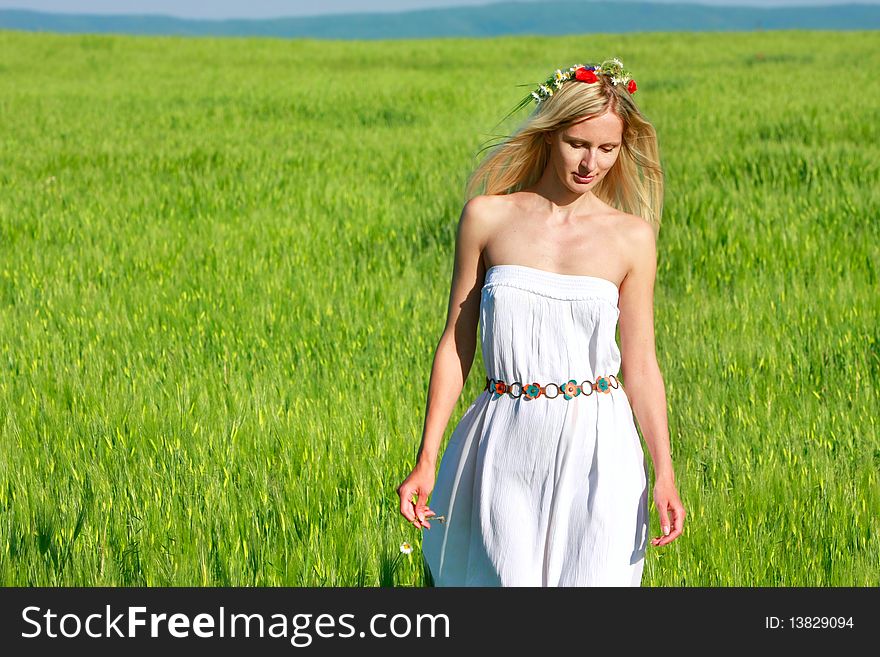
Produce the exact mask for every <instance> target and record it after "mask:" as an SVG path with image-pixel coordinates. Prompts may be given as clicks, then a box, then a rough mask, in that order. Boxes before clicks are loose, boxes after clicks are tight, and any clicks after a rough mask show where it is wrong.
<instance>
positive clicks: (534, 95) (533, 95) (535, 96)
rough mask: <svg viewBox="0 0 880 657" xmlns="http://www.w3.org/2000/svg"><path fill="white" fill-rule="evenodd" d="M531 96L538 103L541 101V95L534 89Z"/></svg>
mask: <svg viewBox="0 0 880 657" xmlns="http://www.w3.org/2000/svg"><path fill="white" fill-rule="evenodd" d="M532 98H534V99H535V100H536V101H537V102H539V103H540V102H541V97H540V96H539V95H538V94H537V93H535V92H534V91H533V92H532Z"/></svg>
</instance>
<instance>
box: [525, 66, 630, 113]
mask: <svg viewBox="0 0 880 657" xmlns="http://www.w3.org/2000/svg"><path fill="white" fill-rule="evenodd" d="M599 75H605V76H608V77H610V78H611V84H614V85H626V90H627V91H628V92H629V93H631V94H634V93H635V92H636V89H637V87H636V81H635V80H633V77H632V74H631V73H630V72H629V71H628V70H627V69H626V68H624V66H623V62H621V61H620V60H619V59H617V58H616V57H612V58H611V59H606V60H605V61H604V62H602V63H601V64H589V65H586V66H584V65H583V64H575V65H574V66H570V67H569V68H568V69H567V70H564V71H563V70H560V69H556V72H555V73H554V74H553V75H551V76H550V77H549V78H547V79H546V80H544V82H542V83H541V84H539V85H538V87H537V88H536V89H535V90H534V91H533V92H531V93H530V94H529V95H528V96H526V97H525V98H523V99H522V100H521V101H520V102H519V104H518V105H517V106H516V108H515V109H514V111H516V110H519V109H521V108H523V107H525V106H526V105H528V104H529V103H530V102H532V101H534V102H535V105H536V106H539V105H540V104H541V103H543V102H544V101H545V100H547V99H548V98H550V97H551V96H552V95H553V92H554V89H556V90H558V89H561V88H562V85H563V84H565V83H566V82H568V81H569V80H572V79H574V80H579V81H581V82H586V83H588V84H591V83H593V82H596V81H597V80H598V79H599V77H598V76H599Z"/></svg>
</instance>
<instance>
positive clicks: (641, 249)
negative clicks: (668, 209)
mask: <svg viewBox="0 0 880 657" xmlns="http://www.w3.org/2000/svg"><path fill="white" fill-rule="evenodd" d="M618 221H619V224H620V239H621V241H622V243H623V244H625V245H626V249H625V251H624V253H627V254H628V258H629V262H628V263H627V265H628V271H629V273H630V274H632V273H644V272H649V273H650V272H652V271H653V270H654V269H655V267H656V265H657V236H656V235H655V233H654V228H653V226H651V224H649V223H648V222H647V221H646V220H645V219H644V218H643V217H639V216H638V215H634V214H628V213H626V212H621V213H620V217H619V218H618Z"/></svg>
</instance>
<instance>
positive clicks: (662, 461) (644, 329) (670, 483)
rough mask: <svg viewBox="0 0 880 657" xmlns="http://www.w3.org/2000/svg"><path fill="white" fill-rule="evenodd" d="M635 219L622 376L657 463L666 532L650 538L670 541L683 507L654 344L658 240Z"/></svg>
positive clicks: (622, 304)
mask: <svg viewBox="0 0 880 657" xmlns="http://www.w3.org/2000/svg"><path fill="white" fill-rule="evenodd" d="M636 219H638V221H637V222H633V225H632V228H631V229H630V230H629V235H628V236H627V237H628V240H627V252H628V253H629V254H630V257H631V259H632V260H631V263H630V269H629V271H628V272H627V275H626V277H625V278H624V280H623V282H622V283H621V286H620V297H619V300H618V308H619V309H620V317H619V320H618V325H619V327H620V352H621V365H620V369H621V376H622V377H623V382H624V384H625V386H626V394H627V397H628V398H629V400H630V405H631V407H632V409H633V413H634V414H635V416H636V419H637V420H638V423H639V428H640V429H641V430H642V436H643V437H644V439H645V443H646V444H647V445H648V450H649V451H650V453H651V460H652V462H653V464H654V503H655V505H656V506H657V512H658V514H659V515H660V524H661V526H662V528H663V535H662V536H660V537H658V538H656V539H652V541H651V542H652V544H654V545H656V546H660V545H666V544H667V543H669V542H671V541H673V540H675V539H676V538H678V536H679V535H680V534H681V532H682V529H683V527H684V516H685V509H684V506H683V505H682V503H681V499H680V498H679V495H678V491H677V490H676V487H675V472H674V469H673V466H672V453H671V449H670V444H669V425H668V421H667V415H666V389H665V386H664V384H663V375H662V374H661V373H660V366H659V365H658V363H657V355H656V350H655V345H654V281H655V278H656V275H657V245H656V238H655V235H654V230H653V228H652V227H651V226H650V224H648V223H647V222H646V221H645V220H644V219H641V218H636Z"/></svg>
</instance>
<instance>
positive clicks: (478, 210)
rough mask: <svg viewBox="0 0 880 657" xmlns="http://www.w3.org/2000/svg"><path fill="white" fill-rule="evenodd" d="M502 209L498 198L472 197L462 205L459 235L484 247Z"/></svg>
mask: <svg viewBox="0 0 880 657" xmlns="http://www.w3.org/2000/svg"><path fill="white" fill-rule="evenodd" d="M504 207H505V206H504V204H503V201H502V199H501V197H499V196H494V195H486V194H480V195H478V196H474V197H473V198H471V199H469V200H468V201H467V203H465V204H464V208H463V209H462V211H461V218H460V219H459V233H460V234H461V235H462V236H463V237H465V238H466V239H470V240H473V241H476V242H478V243H479V244H480V246H484V245H485V244H486V240H487V239H488V236H489V235H490V233H491V232H492V230H493V225H494V223H495V222H496V221H498V217H499V215H500V214H501V212H502V211H503V209H504Z"/></svg>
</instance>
